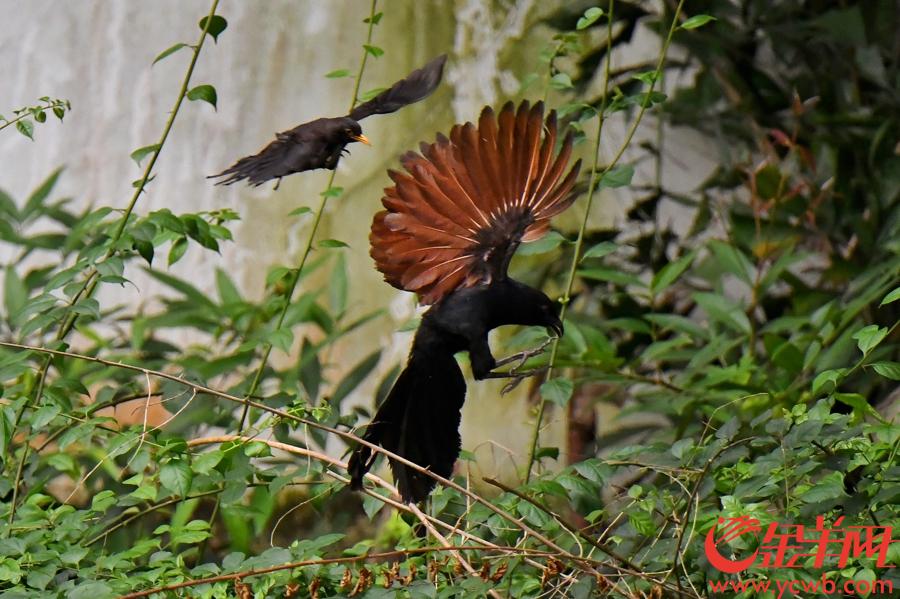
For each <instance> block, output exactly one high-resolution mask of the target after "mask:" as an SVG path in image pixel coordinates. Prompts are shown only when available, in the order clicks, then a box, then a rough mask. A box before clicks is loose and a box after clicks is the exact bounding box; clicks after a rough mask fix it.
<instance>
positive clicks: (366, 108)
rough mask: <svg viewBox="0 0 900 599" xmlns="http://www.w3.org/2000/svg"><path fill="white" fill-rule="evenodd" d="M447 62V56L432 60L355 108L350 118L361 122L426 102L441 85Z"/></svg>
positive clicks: (442, 55) (443, 55)
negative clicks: (374, 116) (375, 115)
mask: <svg viewBox="0 0 900 599" xmlns="http://www.w3.org/2000/svg"><path fill="white" fill-rule="evenodd" d="M445 62H447V55H446V54H441V55H440V56H438V57H437V58H435V59H432V61H431V62H429V63H428V64H426V65H425V66H424V67H422V68H420V69H416V70H415V71H413V72H412V73H410V74H409V75H407V76H406V77H405V78H403V79H401V80H400V81H398V82H397V83H395V84H394V85H392V86H391V87H390V88H388V89H386V90H384V91H383V92H381V93H380V94H378V95H377V96H375V97H374V98H372V99H371V100H369V101H368V102H363V103H362V104H360V105H359V106H357V107H356V108H354V109H353V110H352V111H350V115H349V116H350V118H351V119H353V120H354V121H359V120H362V119H364V118H366V117H367V116H371V115H373V114H387V113H389V112H394V111H397V110H400V109H401V108H403V107H404V106H407V105H408V104H413V103H415V102H418V101H419V100H424V99H425V98H426V97H428V96H429V95H430V94H431V92H433V91H434V90H435V88H437V86H438V84H440V82H441V77H442V76H443V74H444V63H445Z"/></svg>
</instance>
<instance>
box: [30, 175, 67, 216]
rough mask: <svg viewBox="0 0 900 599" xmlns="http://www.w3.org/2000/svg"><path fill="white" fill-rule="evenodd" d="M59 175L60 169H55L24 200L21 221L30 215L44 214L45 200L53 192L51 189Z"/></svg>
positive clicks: (45, 209)
mask: <svg viewBox="0 0 900 599" xmlns="http://www.w3.org/2000/svg"><path fill="white" fill-rule="evenodd" d="M61 173H62V169H61V168H60V169H56V170H55V171H53V172H52V173H51V174H50V176H49V177H47V178H46V179H44V181H43V182H42V183H41V184H40V185H39V186H38V188H37V189H35V190H34V191H33V192H31V195H30V196H28V199H27V200H25V207H24V208H22V215H21V218H22V220H25V219H26V218H28V217H29V216H32V215H38V214H45V213H46V211H47V208H46V207H45V206H44V204H45V202H46V201H47V198H48V197H50V192H51V191H53V188H54V187H55V186H56V182H57V181H58V180H59V176H60V174H61Z"/></svg>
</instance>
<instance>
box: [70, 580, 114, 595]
mask: <svg viewBox="0 0 900 599" xmlns="http://www.w3.org/2000/svg"><path fill="white" fill-rule="evenodd" d="M115 596H116V593H114V592H113V590H112V588H111V587H110V586H109V585H108V584H106V583H105V582H96V581H94V582H83V581H82V582H79V583H78V584H77V585H76V586H75V587H74V588H73V589H72V590H71V591H69V592H68V593H66V599H111V598H112V597H115Z"/></svg>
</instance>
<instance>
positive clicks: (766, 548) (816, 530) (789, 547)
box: [704, 516, 897, 574]
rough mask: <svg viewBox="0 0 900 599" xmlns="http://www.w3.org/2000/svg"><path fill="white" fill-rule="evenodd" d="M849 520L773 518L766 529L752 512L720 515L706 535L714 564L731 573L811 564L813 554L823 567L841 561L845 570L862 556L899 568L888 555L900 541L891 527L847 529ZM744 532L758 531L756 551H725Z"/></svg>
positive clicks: (816, 563)
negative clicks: (789, 520) (788, 521)
mask: <svg viewBox="0 0 900 599" xmlns="http://www.w3.org/2000/svg"><path fill="white" fill-rule="evenodd" d="M843 520H844V518H843V517H841V518H838V519H837V520H836V521H835V522H834V524H833V525H831V526H828V525H826V524H825V520H824V518H822V517H821V516H819V517H817V518H816V524H815V526H813V527H810V526H804V525H802V524H781V523H778V522H773V523H771V524H769V525H768V526H767V527H766V528H765V530H763V527H762V526H760V522H759V520H757V519H755V518H752V517H750V516H738V517H732V518H719V521H718V525H717V526H713V527H712V528H711V529H710V530H709V532H708V533H707V535H706V540H705V543H704V550H705V552H706V557H707V559H708V560H709V563H710V564H711V565H712V566H713V567H714V568H716V569H717V570H719V571H720V572H725V573H728V574H736V573H738V572H743V571H745V570H747V569H748V568H750V567H751V566H757V567H760V568H800V567H808V566H809V564H808V563H807V561H808V559H809V558H812V560H813V563H812V567H814V568H822V567H823V566H824V565H825V563H826V560H829V562H831V561H836V564H837V566H838V567H839V568H844V567H845V566H846V565H847V562H848V560H849V559H850V558H860V557H866V558H870V559H875V560H876V563H875V565H876V567H879V568H884V567H892V566H893V564H888V563H887V554H888V548H889V547H890V545H891V543H892V542H897V541H892V540H891V527H890V526H847V527H843V526H841V523H842V522H843ZM760 534H762V537H761V538H760ZM744 535H753V536H754V537H755V538H756V539H758V541H759V542H758V543H753V545H755V546H756V550H755V551H754V552H753V553H752V555H749V556H747V557H738V558H735V557H732V556H730V555H728V556H726V555H723V554H722V553H721V551H720V547H719V546H720V545H722V544H723V543H727V542H728V541H732V540H735V539H737V538H738V537H742V536H744ZM728 553H729V554H730V552H728ZM829 558H833V560H830V559H829Z"/></svg>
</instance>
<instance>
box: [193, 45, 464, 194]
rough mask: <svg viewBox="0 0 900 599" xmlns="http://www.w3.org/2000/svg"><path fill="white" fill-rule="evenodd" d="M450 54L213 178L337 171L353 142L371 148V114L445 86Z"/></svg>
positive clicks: (257, 179) (253, 180) (281, 137)
mask: <svg viewBox="0 0 900 599" xmlns="http://www.w3.org/2000/svg"><path fill="white" fill-rule="evenodd" d="M446 61H447V55H446V54H442V55H441V56H438V57H437V58H435V59H433V60H432V61H431V62H429V63H428V64H426V65H425V66H424V67H422V68H420V69H416V70H415V71H413V72H412V73H410V74H409V75H407V76H406V78H405V79H401V80H400V81H398V82H397V83H395V84H394V85H392V86H391V87H390V88H389V89H386V90H385V91H383V92H381V93H380V94H378V95H377V96H375V97H374V98H372V99H371V100H369V101H368V102H363V103H362V104H360V105H359V106H357V107H355V108H354V109H353V110H351V111H350V114H348V115H347V116H339V117H329V118H321V119H316V120H314V121H310V122H308V123H303V124H302V125H298V126H297V127H294V128H293V129H289V130H287V131H282V132H281V133H276V134H275V141H273V142H271V143H269V145H267V146H266V147H265V148H263V149H262V150H261V151H260V152H259V153H258V154H254V155H252V156H247V157H245V158H241V159H240V160H238V161H237V162H235V163H234V164H233V165H232V166H230V167H229V168H227V169H225V170H224V171H222V172H221V173H219V174H217V175H211V176H210V177H208V178H209V179H216V178H219V177H224V178H222V179H220V180H219V181H217V182H216V185H231V184H232V183H236V182H237V181H243V180H247V182H248V183H249V184H250V185H253V186H259V185H262V184H263V183H265V182H266V181H270V180H272V179H278V183H277V184H276V185H275V187H276V188H277V187H278V184H280V183H281V178H282V177H285V176H287V175H291V174H293V173H300V172H303V171H311V170H314V169H319V168H327V169H330V170H334V168H335V167H336V166H337V164H338V161H339V160H340V158H341V154H342V153H344V152H347V153H349V151H348V150H347V149H346V145H347V144H349V143H352V142H355V141H359V142H362V143H364V144H367V145H369V140H368V138H366V136H365V135H363V134H362V127H360V125H359V121H361V120H362V119H364V118H366V117H367V116H372V115H373V114H388V113H390V112H395V111H397V110H400V109H401V108H403V107H404V106H406V105H408V104H413V103H415V102H418V101H419V100H424V99H425V98H427V97H428V96H429V95H431V92H433V91H434V90H435V89H436V88H437V86H438V84H440V82H441V77H442V76H443V73H444V63H445V62H446Z"/></svg>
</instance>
